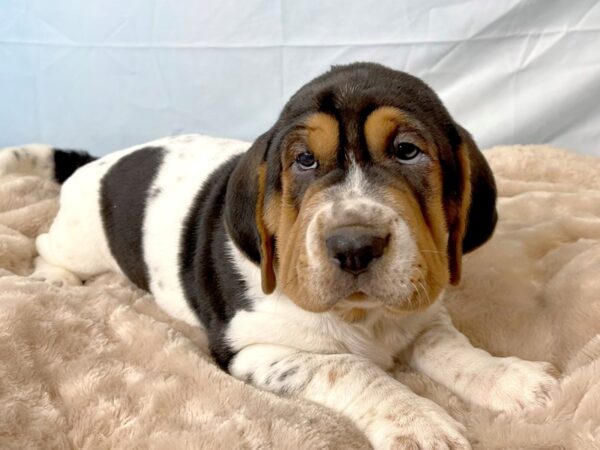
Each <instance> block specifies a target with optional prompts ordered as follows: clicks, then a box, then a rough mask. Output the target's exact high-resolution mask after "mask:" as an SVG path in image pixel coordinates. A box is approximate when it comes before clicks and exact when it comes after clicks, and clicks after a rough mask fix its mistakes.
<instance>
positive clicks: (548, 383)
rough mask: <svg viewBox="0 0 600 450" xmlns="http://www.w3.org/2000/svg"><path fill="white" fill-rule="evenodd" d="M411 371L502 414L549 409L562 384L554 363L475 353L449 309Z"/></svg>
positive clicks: (422, 343) (419, 345) (430, 330)
mask: <svg viewBox="0 0 600 450" xmlns="http://www.w3.org/2000/svg"><path fill="white" fill-rule="evenodd" d="M411 366H413V367H414V368H415V369H417V370H419V371H420V372H422V373H424V374H426V375H428V376H429V377H430V378H432V379H434V380H435V381H437V382H438V383H440V384H443V385H445V386H446V387H447V388H449V389H450V390H452V391H454V392H456V393H457V394H458V395H459V396H461V397H462V398H464V399H465V400H467V401H470V402H472V403H474V404H477V405H480V406H483V407H486V408H490V409H493V410H495V411H502V412H518V411H521V410H523V409H528V408H532V407H535V406H543V405H544V403H545V402H546V400H547V397H548V393H549V392H550V391H551V390H552V389H553V388H554V386H555V385H556V384H557V381H556V379H555V378H554V377H553V376H552V375H551V373H552V372H553V370H554V368H553V366H552V365H551V364H549V363H545V362H532V361H524V360H522V359H519V358H514V357H508V358H499V357H494V356H492V355H490V354H489V353H488V352H486V351H484V350H481V349H478V348H474V347H473V346H472V345H471V343H470V342H469V340H468V339H467V337H466V336H465V335H463V334H462V333H460V332H459V331H458V330H457V329H456V328H455V327H454V325H452V321H451V319H450V316H449V314H448V312H447V310H446V309H445V308H441V309H440V313H439V314H438V315H437V316H436V317H435V319H434V320H433V322H432V323H431V324H430V325H429V326H428V327H427V328H426V330H425V331H424V332H423V333H422V334H421V335H420V336H419V338H418V339H417V340H416V342H415V344H414V348H413V352H412V356H411Z"/></svg>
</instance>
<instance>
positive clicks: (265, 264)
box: [225, 132, 276, 294]
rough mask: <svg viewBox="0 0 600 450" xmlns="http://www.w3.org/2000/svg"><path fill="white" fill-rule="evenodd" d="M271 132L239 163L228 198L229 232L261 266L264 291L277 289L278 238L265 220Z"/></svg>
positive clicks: (229, 187)
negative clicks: (275, 260)
mask: <svg viewBox="0 0 600 450" xmlns="http://www.w3.org/2000/svg"><path fill="white" fill-rule="evenodd" d="M269 139H270V132H267V133H265V134H263V135H262V136H260V137H259V138H258V139H257V140H256V142H254V144H253V145H252V146H251V147H250V149H249V150H248V151H247V152H246V153H244V154H243V155H242V156H241V158H240V159H239V160H238V161H237V163H236V167H235V169H234V170H233V172H232V174H231V177H230V179H229V182H228V184H227V194H226V199H225V221H226V223H227V231H228V232H229V235H230V237H231V239H232V240H233V242H234V244H235V245H236V246H237V247H238V248H239V249H240V250H242V252H243V253H244V254H245V255H246V256H247V257H248V258H249V259H250V260H251V261H253V262H254V263H256V264H260V269H261V276H262V289H263V292H264V293H265V294H270V293H272V292H273V291H274V290H275V285H276V280H275V269H274V266H273V263H274V261H273V253H274V249H273V247H274V239H273V236H272V235H271V234H270V233H269V231H268V229H267V227H266V226H265V221H264V210H265V196H266V191H267V162H266V156H267V149H268V146H269Z"/></svg>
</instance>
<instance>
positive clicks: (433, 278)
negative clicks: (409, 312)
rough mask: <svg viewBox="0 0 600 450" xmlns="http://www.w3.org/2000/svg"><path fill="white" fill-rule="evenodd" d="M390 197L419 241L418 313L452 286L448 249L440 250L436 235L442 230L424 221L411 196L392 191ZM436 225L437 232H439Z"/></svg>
mask: <svg viewBox="0 0 600 450" xmlns="http://www.w3.org/2000/svg"><path fill="white" fill-rule="evenodd" d="M388 194H389V196H390V197H391V198H392V199H393V201H394V203H395V205H394V206H395V209H396V210H397V211H399V212H400V216H401V217H402V219H403V220H404V221H405V222H406V223H407V225H408V227H409V229H410V230H411V232H412V234H413V238H414V239H415V241H416V244H417V248H418V249H419V254H418V255H417V261H415V268H414V272H413V274H412V276H411V281H412V282H413V283H414V285H415V288H416V291H415V293H414V295H413V301H412V302H411V304H412V305H414V309H420V308H422V307H424V306H428V305H429V304H430V303H431V302H433V301H434V300H435V299H436V298H437V297H438V296H439V294H440V292H441V291H442V289H443V288H445V287H446V285H447V284H448V258H447V254H446V251H445V248H444V247H437V246H436V240H435V239H434V235H437V234H439V233H440V232H441V231H439V230H437V229H436V230H431V229H430V228H429V227H428V226H427V223H426V222H425V220H424V217H423V214H422V211H421V207H420V205H419V202H418V201H417V199H416V198H415V197H414V195H411V194H410V193H408V192H404V191H400V190H399V189H397V188H393V187H390V188H388ZM437 226H439V224H438V225H436V227H435V228H437Z"/></svg>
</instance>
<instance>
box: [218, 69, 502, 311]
mask: <svg viewBox="0 0 600 450" xmlns="http://www.w3.org/2000/svg"><path fill="white" fill-rule="evenodd" d="M227 196H228V198H227V209H226V218H227V223H228V228H229V230H230V233H231V235H232V238H233V240H234V242H235V243H236V245H238V247H240V248H241V249H242V250H243V251H244V252H245V253H246V255H247V256H248V257H249V258H250V259H252V260H254V261H255V262H256V263H258V264H260V266H261V269H262V281H263V290H264V291H265V292H266V293H270V292H272V291H273V290H274V289H275V286H276V284H277V285H278V286H279V289H281V290H282V291H283V292H284V293H285V294H287V295H288V296H289V297H290V298H291V299H292V300H293V301H294V302H296V303H297V304H298V305H299V306H301V307H302V308H304V309H307V310H310V311H315V312H319V311H327V310H331V309H334V308H335V307H339V306H341V305H342V306H344V305H345V306H348V305H352V307H359V308H370V307H383V308H385V310H386V311H389V312H392V313H394V312H396V313H404V312H407V311H413V310H418V309H422V308H424V307H426V306H428V305H429V304H430V303H431V302H433V301H434V300H435V299H436V298H437V297H438V295H439V294H440V292H441V290H442V289H444V287H446V286H447V285H448V283H449V282H450V283H452V284H456V283H458V281H459V280H460V273H461V258H462V255H463V253H466V252H469V251H471V250H473V249H475V248H476V247H478V246H479V245H481V244H482V243H484V242H485V241H486V240H487V239H488V238H489V237H490V236H491V234H492V232H493V230H494V227H495V223H496V209H495V201H496V190H495V185H494V180H493V177H492V174H491V171H490V169H489V167H488V165H487V163H486V162H485V159H484V158H483V156H482V155H481V153H480V152H479V150H478V148H477V147H476V145H475V143H474V142H473V140H472V139H471V137H470V135H469V134H468V133H467V132H466V131H465V130H464V129H463V128H462V127H460V126H459V125H458V124H456V123H455V122H454V121H453V120H452V118H451V117H450V115H449V114H448V112H447V111H446V109H445V108H444V106H443V105H442V103H441V101H440V100H439V98H438V97H437V96H436V94H435V93H434V92H433V91H432V90H431V89H430V88H429V87H428V86H427V85H426V84H425V83H423V82H422V81H420V80H419V79H417V78H415V77H413V76H410V75H408V74H405V73H402V72H398V71H394V70H391V69H388V68H386V67H383V66H380V65H376V64H366V63H361V64H352V65H348V66H341V67H335V68H333V69H332V70H331V71H329V72H327V73H326V74H324V75H322V76H320V77H318V78H316V79H315V80H313V81H311V82H310V83H308V84H307V85H305V86H304V87H302V88H301V89H300V90H299V91H298V92H297V93H296V94H295V95H294V96H293V97H292V98H291V99H290V101H289V102H288V103H287V105H286V106H285V108H284V109H283V111H282V113H281V115H280V117H279V119H278V120H277V122H276V123H275V125H274V126H273V127H272V128H271V130H269V131H268V132H267V133H265V134H264V135H262V136H261V137H260V138H259V139H258V140H257V141H256V142H255V143H254V145H253V146H252V147H251V149H250V150H249V151H248V152H247V153H246V154H245V155H244V156H243V158H242V160H241V161H240V163H239V164H238V166H237V168H236V170H235V171H234V173H233V175H232V177H231V179H230V182H229V186H228V193H227Z"/></svg>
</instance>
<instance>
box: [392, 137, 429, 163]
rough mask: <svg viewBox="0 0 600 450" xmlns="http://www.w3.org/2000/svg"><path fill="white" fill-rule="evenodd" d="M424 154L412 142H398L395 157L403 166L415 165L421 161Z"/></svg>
mask: <svg viewBox="0 0 600 450" xmlns="http://www.w3.org/2000/svg"><path fill="white" fill-rule="evenodd" d="M422 155H423V152H422V151H421V149H420V148H419V147H417V146H416V145H415V144H412V143H410V142H398V143H396V144H395V148H394V156H395V157H396V159H397V160H398V161H400V162H401V163H402V164H414V163H416V162H417V161H419V160H420V159H421V156H422Z"/></svg>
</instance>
